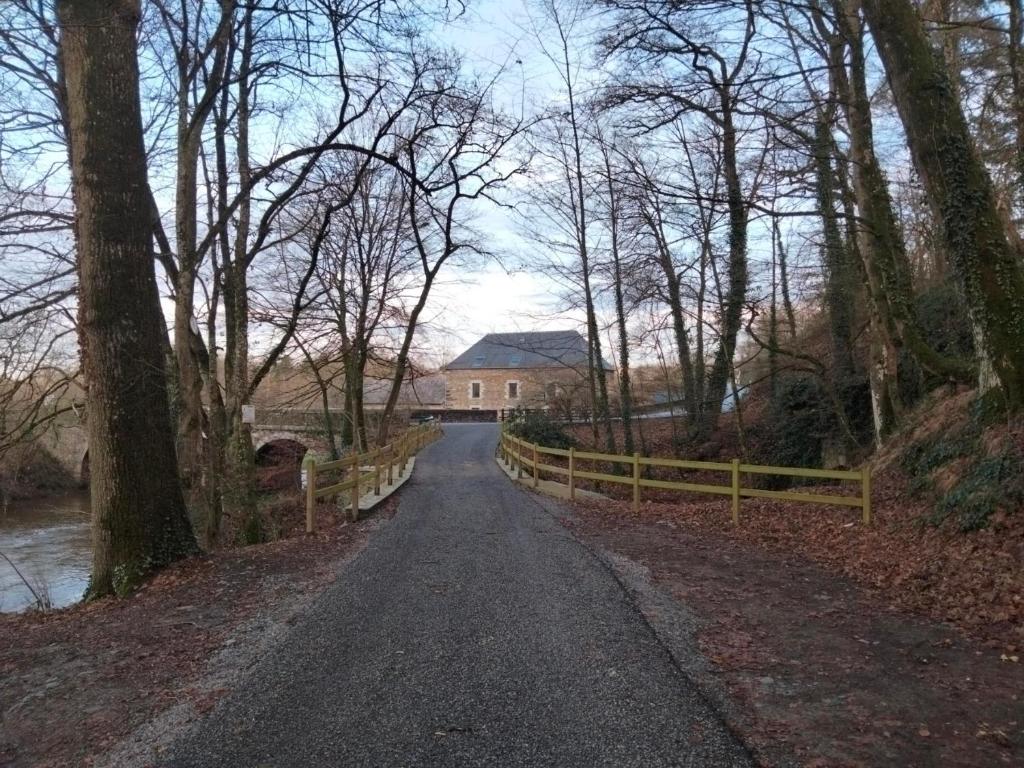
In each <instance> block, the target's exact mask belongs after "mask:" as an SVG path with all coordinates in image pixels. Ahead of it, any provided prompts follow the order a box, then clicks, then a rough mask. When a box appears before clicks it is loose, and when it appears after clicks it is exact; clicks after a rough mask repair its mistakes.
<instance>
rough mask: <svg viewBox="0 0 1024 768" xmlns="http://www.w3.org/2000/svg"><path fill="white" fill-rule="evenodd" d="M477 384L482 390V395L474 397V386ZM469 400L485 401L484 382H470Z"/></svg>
mask: <svg viewBox="0 0 1024 768" xmlns="http://www.w3.org/2000/svg"><path fill="white" fill-rule="evenodd" d="M474 384H476V385H477V387H479V389H480V394H479V395H477V396H476V397H473V385H474ZM469 399H470V400H483V399H484V383H483V382H482V381H471V382H469Z"/></svg>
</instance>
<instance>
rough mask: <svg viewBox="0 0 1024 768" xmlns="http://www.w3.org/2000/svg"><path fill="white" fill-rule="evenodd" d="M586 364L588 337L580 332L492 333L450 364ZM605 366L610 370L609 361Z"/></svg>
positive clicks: (459, 367) (484, 366)
mask: <svg viewBox="0 0 1024 768" xmlns="http://www.w3.org/2000/svg"><path fill="white" fill-rule="evenodd" d="M586 365H587V340H586V339H585V338H583V336H581V335H580V334H579V332H578V331H539V332H533V333H489V334H487V335H486V336H484V337H483V338H482V339H480V341H478V342H477V343H476V344H474V345H473V346H471V347H470V348H469V349H467V350H466V351H465V352H463V353H462V354H461V355H459V356H458V357H457V358H455V359H454V360H452V361H451V362H450V363H449V364H448V365H447V370H449V371H460V370H472V369H474V368H481V369H494V368H562V367H569V368H578V369H581V370H582V369H584V368H586ZM604 367H605V369H607V370H611V366H610V365H608V363H605V364H604Z"/></svg>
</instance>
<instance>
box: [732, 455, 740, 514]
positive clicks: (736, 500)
mask: <svg viewBox="0 0 1024 768" xmlns="http://www.w3.org/2000/svg"><path fill="white" fill-rule="evenodd" d="M732 524H733V525H739V524H740V460H739V459H733V460H732Z"/></svg>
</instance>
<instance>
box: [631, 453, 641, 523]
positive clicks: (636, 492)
mask: <svg viewBox="0 0 1024 768" xmlns="http://www.w3.org/2000/svg"><path fill="white" fill-rule="evenodd" d="M633 511H634V512H639V511H640V454H639V453H634V454H633Z"/></svg>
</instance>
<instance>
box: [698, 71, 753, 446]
mask: <svg viewBox="0 0 1024 768" xmlns="http://www.w3.org/2000/svg"><path fill="white" fill-rule="evenodd" d="M731 99H732V96H731V94H730V93H729V91H728V90H726V89H725V87H724V86H723V93H722V94H721V101H722V171H723V174H724V176H725V189H726V200H727V203H728V209H729V272H728V278H727V279H728V286H727V289H726V292H725V296H724V297H723V299H724V300H723V302H722V329H721V338H720V340H719V344H718V353H717V354H716V355H715V362H714V365H712V367H711V372H710V374H709V375H708V383H707V388H706V390H705V391H706V393H707V394H706V396H705V399H704V402H703V403H702V404H701V405H702V410H703V418H702V419H701V427H702V430H703V432H704V433H705V434H710V433H711V431H712V430H713V429H714V428H715V426H716V425H717V423H718V417H719V415H720V414H721V413H722V402H723V401H724V400H725V392H726V387H727V385H728V383H729V376H730V373H731V371H732V364H733V356H734V355H735V354H736V337H737V335H738V334H739V331H740V325H741V324H742V322H743V309H744V304H745V303H746V300H747V283H748V282H749V267H748V264H747V204H746V201H745V200H744V199H743V188H742V186H741V182H740V172H739V158H738V156H737V135H736V128H735V126H734V125H733V119H732V104H731V103H730V102H731Z"/></svg>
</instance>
